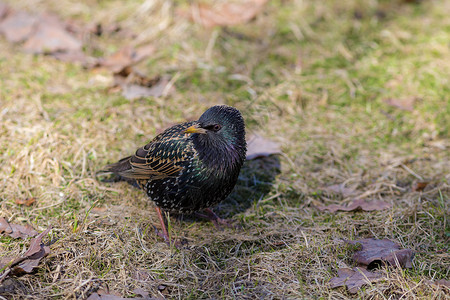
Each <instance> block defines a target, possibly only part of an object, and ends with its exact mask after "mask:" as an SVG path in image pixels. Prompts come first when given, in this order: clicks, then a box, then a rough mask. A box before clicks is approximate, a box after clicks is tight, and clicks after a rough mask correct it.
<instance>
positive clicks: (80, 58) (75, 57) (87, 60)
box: [51, 50, 97, 67]
mask: <svg viewBox="0 0 450 300" xmlns="http://www.w3.org/2000/svg"><path fill="white" fill-rule="evenodd" d="M51 56H52V57H54V58H56V59H57V60H60V61H63V62H73V63H80V64H82V65H83V66H84V67H89V66H92V65H95V64H96V62H97V59H96V58H94V57H90V56H87V55H86V54H84V52H83V51H81V50H75V51H69V52H54V53H51Z"/></svg>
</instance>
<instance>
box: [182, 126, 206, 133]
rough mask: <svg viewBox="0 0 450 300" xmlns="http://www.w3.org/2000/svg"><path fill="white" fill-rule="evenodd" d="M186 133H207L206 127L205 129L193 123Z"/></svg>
mask: <svg viewBox="0 0 450 300" xmlns="http://www.w3.org/2000/svg"><path fill="white" fill-rule="evenodd" d="M184 133H201V134H206V129H203V128H201V127H199V125H192V126H191V127H189V128H187V129H186V130H185V131H184Z"/></svg>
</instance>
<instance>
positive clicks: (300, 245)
mask: <svg viewBox="0 0 450 300" xmlns="http://www.w3.org/2000/svg"><path fill="white" fill-rule="evenodd" d="M449 12H450V1H437V0H436V1H406V0H405V1H401V0H397V1H382V0H379V1H375V0H374V1H371V0H368V1H357V0H344V1H312V0H311V1H308V0H303V1H299V0H292V1H288V0H286V1H267V0H248V1H231V0H227V1H202V2H197V1H159V0H154V1H149V0H143V1H134V0H133V1H115V0H112V1H69V0H58V1H52V0H46V1H33V0H29V1H23V0H18V1H2V2H0V133H1V134H0V201H1V202H0V203H1V204H0V205H1V215H0V217H5V218H7V219H8V220H9V222H15V223H18V224H29V225H31V226H32V227H33V228H35V229H36V230H37V231H39V232H40V231H43V230H44V229H45V228H47V227H48V226H52V227H53V229H52V232H51V234H50V237H49V238H48V240H49V241H51V242H49V241H47V244H50V249H51V251H52V252H51V253H50V254H49V255H48V256H47V257H46V258H44V259H42V261H41V262H40V265H39V267H38V268H37V269H36V270H34V271H33V273H32V274H28V275H25V276H22V277H11V278H8V279H7V280H8V282H7V284H6V283H5V284H4V285H3V290H2V289H1V287H0V293H4V294H5V295H7V296H8V297H9V296H11V295H15V296H17V297H21V296H20V295H22V296H24V295H29V297H34V298H38V299H39V297H41V296H42V295H45V297H49V296H50V295H53V296H56V297H61V298H82V299H84V298H87V297H88V296H90V295H91V294H93V293H97V292H98V291H102V290H103V291H105V293H115V294H114V295H119V296H127V297H130V296H133V295H137V294H139V293H135V292H133V291H134V289H135V288H140V289H144V290H145V291H146V293H147V294H149V295H150V296H152V297H167V298H181V299H198V298H226V299H228V298H230V299H231V298H239V299H247V298H248V299H254V298H258V297H259V298H302V297H306V298H318V297H324V298H325V297H326V298H342V299H345V298H346V297H349V298H352V297H354V295H352V294H350V293H349V292H348V291H347V290H346V289H344V288H340V289H332V288H331V287H330V286H329V285H328V282H329V280H330V279H331V278H332V277H333V276H336V270H337V269H338V268H340V267H345V266H349V267H352V266H354V263H353V262H352V260H351V256H352V253H353V252H352V250H351V249H349V248H348V247H347V246H345V244H343V242H342V241H343V240H351V239H354V238H364V237H377V238H388V239H392V240H395V241H397V242H399V243H400V244H401V245H402V246H403V247H405V248H409V249H413V250H414V251H415V253H416V258H415V265H414V268H413V269H412V270H408V271H407V272H402V271H401V270H385V274H384V275H385V276H386V277H385V280H384V281H383V282H381V283H378V284H376V285H372V286H370V288H369V287H368V288H367V289H365V290H361V291H359V293H360V294H358V295H359V296H360V297H368V298H372V297H388V296H389V295H393V294H394V295H398V296H400V295H408V297H411V298H420V297H422V298H423V297H426V295H431V294H433V293H434V295H440V296H442V297H444V296H443V295H448V289H447V290H445V287H438V286H437V285H433V284H432V282H433V281H434V280H438V279H442V278H448V275H449V273H448V272H449V268H448V267H449V265H450V261H449V255H448V241H449V237H450V229H449V225H448V210H449V205H448V202H449V201H448V199H449V180H450V174H449V171H448V170H449V169H450V162H449V147H450V142H449V138H448V137H449V133H450V117H449V115H450V102H449V94H450V93H449V92H450V88H449V86H450V82H449V80H450V76H449V74H450V18H449V17H448V14H449ZM222 103H225V104H228V105H232V106H235V107H237V108H238V109H239V110H240V111H241V112H242V114H243V115H244V118H245V121H246V126H247V136H248V137H249V138H250V137H252V136H255V135H258V136H260V137H262V138H264V139H263V140H262V141H261V143H260V144H258V147H257V149H256V150H254V151H255V152H256V154H257V155H256V156H258V158H256V159H252V160H248V161H247V162H246V164H245V166H244V169H243V170H242V173H241V176H240V179H239V182H238V185H237V186H236V188H235V191H234V192H233V193H232V195H230V197H229V198H228V199H227V200H226V201H225V202H224V203H222V204H220V205H219V207H218V208H217V211H218V213H219V214H220V215H221V216H224V217H227V218H231V219H233V220H234V221H235V222H236V223H238V224H240V226H241V227H242V228H241V230H225V231H223V232H216V231H215V228H214V227H213V226H212V225H211V224H208V223H205V222H202V221H199V220H196V219H190V218H189V217H186V218H182V219H180V218H176V217H172V218H170V220H171V221H170V222H171V228H172V229H173V230H172V231H173V234H174V235H175V237H176V238H180V239H185V240H186V241H188V243H189V245H191V246H190V250H189V251H181V252H178V251H175V250H174V249H171V248H169V247H168V246H166V245H165V244H164V243H162V241H161V240H158V238H157V236H156V235H154V234H153V227H152V226H153V224H157V217H156V215H155V214H154V213H153V209H152V205H153V204H152V203H151V202H150V201H149V200H148V199H147V198H146V196H145V195H144V194H143V193H142V192H141V191H139V190H136V189H133V188H132V187H131V186H128V185H127V184H126V183H102V182H99V181H98V180H97V179H96V178H95V172H96V171H97V170H99V169H101V168H102V167H103V166H104V165H106V164H107V163H110V162H113V161H116V160H117V159H118V158H121V157H124V156H126V155H129V154H130V153H133V152H134V151H135V149H136V148H137V147H138V146H141V145H144V144H145V143H147V142H148V141H149V140H150V139H151V138H153V137H154V136H155V135H156V134H157V133H159V132H161V131H162V130H163V129H165V128H167V127H168V126H171V125H173V124H175V123H179V122H184V121H185V120H195V119H197V118H198V117H199V116H200V115H201V113H202V112H203V111H205V110H206V109H207V108H208V107H210V106H213V105H216V104H222ZM30 199H33V200H32V201H31V200H30ZM354 199H364V200H367V201H368V200H383V201H384V202H386V203H387V204H388V205H389V207H390V208H389V209H387V210H383V211H375V212H366V211H364V210H363V211H360V212H350V213H349V212H340V213H333V212H326V211H325V212H324V211H322V210H320V209H318V207H323V206H327V205H331V204H338V205H341V204H348V203H350V202H351V201H353V200H354ZM27 200H28V202H26V201H27ZM26 203H28V204H26ZM23 243H24V241H23V240H22V239H15V238H12V237H9V236H4V235H2V236H1V237H0V249H1V251H0V252H1V253H2V254H0V255H4V257H3V258H5V257H14V256H17V255H19V254H20V253H22V252H23V251H22V249H23ZM21 251H22V252H21ZM419 283H420V285H419ZM425 283H426V284H425ZM412 287H414V288H412ZM141 295H142V294H141Z"/></svg>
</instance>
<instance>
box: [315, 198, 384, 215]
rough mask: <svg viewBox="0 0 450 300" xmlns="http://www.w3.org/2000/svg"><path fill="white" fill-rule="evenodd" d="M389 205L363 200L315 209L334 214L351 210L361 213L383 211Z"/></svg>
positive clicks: (378, 201)
mask: <svg viewBox="0 0 450 300" xmlns="http://www.w3.org/2000/svg"><path fill="white" fill-rule="evenodd" d="M390 207H391V205H390V204H389V203H387V202H384V201H381V200H372V201H365V200H363V199H356V200H353V201H352V202H350V204H349V205H347V206H345V205H339V204H331V205H328V206H319V207H317V208H318V209H319V210H320V211H325V210H328V211H329V212H332V213H334V212H336V211H338V210H341V211H353V210H363V211H373V210H383V209H387V208H390Z"/></svg>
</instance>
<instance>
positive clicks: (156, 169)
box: [110, 123, 193, 180]
mask: <svg viewBox="0 0 450 300" xmlns="http://www.w3.org/2000/svg"><path fill="white" fill-rule="evenodd" d="M189 125H191V124H190V123H183V124H180V125H176V126H174V127H171V128H169V129H167V130H166V131H164V132H163V133H161V134H159V135H158V136H156V137H155V138H154V139H153V140H152V141H151V142H150V143H148V144H147V145H145V146H144V147H141V148H139V149H138V150H137V151H136V153H135V154H134V155H132V156H130V157H127V158H124V159H122V160H120V161H119V162H118V163H117V164H120V165H121V166H122V168H121V169H120V170H118V172H115V173H118V174H119V175H121V176H123V177H126V178H132V179H136V180H149V179H153V180H155V179H162V178H166V177H174V176H177V175H178V174H179V172H180V171H181V170H183V168H184V167H183V165H184V164H183V162H187V161H188V160H189V158H190V157H192V155H193V146H192V142H191V141H190V140H189V139H188V137H187V136H186V134H184V133H183V131H184V130H185V129H186V128H187V127H188V126H189ZM123 165H126V167H123ZM118 166H119V165H118ZM110 170H111V171H113V172H114V169H111V168H110Z"/></svg>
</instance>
